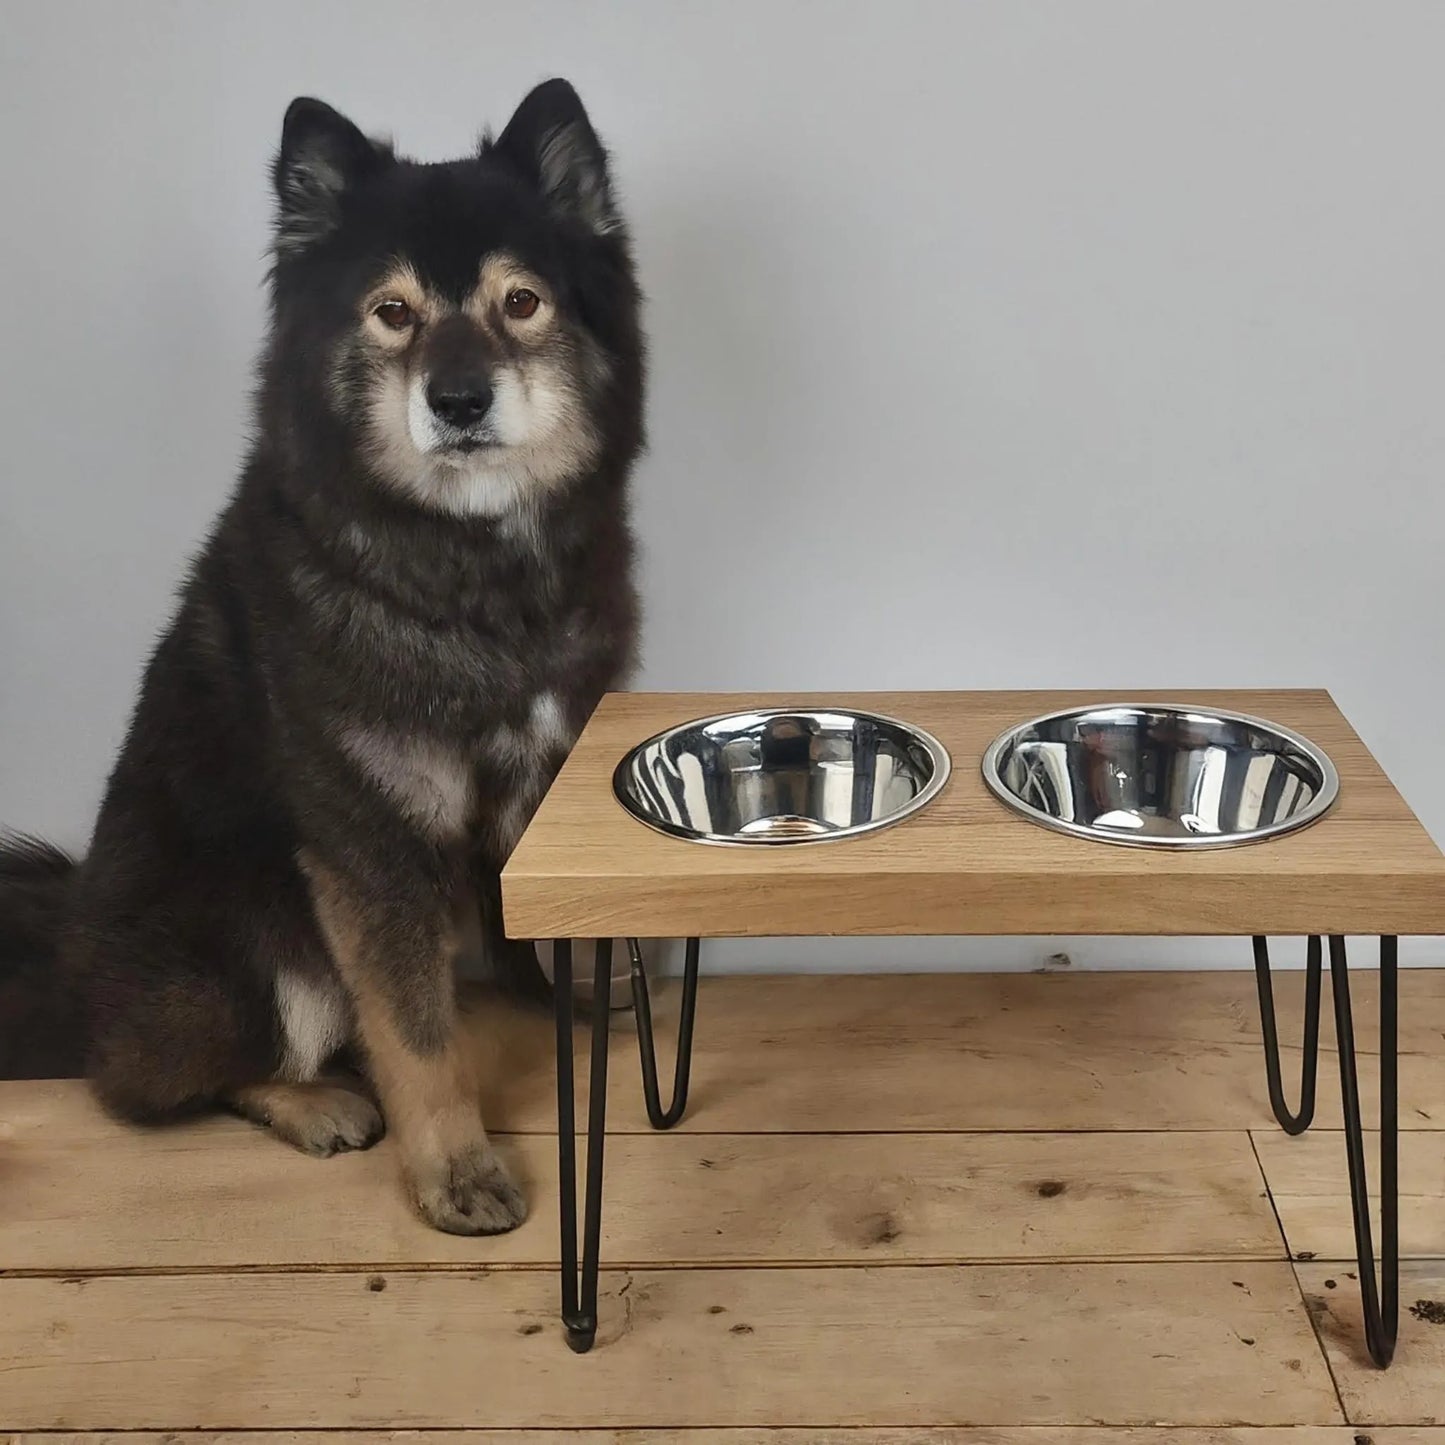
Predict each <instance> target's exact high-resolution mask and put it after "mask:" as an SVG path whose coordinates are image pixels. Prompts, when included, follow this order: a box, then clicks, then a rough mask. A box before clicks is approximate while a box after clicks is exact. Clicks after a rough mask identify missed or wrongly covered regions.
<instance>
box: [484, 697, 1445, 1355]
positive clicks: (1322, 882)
mask: <svg viewBox="0 0 1445 1445" xmlns="http://www.w3.org/2000/svg"><path fill="white" fill-rule="evenodd" d="M1102 700H1106V699H1102ZM1168 700H1169V701H1171V702H1179V703H1186V704H1191V705H1195V706H1200V707H1205V708H1221V709H1228V710H1232V711H1236V712H1243V713H1250V714H1253V715H1255V716H1258V717H1263V718H1267V719H1269V720H1270V721H1271V722H1275V723H1279V724H1282V725H1283V726H1285V727H1288V728H1292V729H1294V730H1295V731H1296V732H1299V733H1302V734H1304V736H1305V737H1307V738H1309V739H1311V740H1312V741H1313V742H1315V743H1316V744H1317V745H1318V746H1320V747H1321V748H1323V749H1324V750H1325V752H1326V753H1328V754H1329V756H1330V757H1331V759H1333V761H1334V764H1335V766H1336V768H1337V769H1338V771H1339V775H1340V796H1339V801H1338V803H1337V804H1336V805H1335V807H1334V808H1333V809H1332V810H1331V811H1330V812H1329V813H1328V814H1327V815H1326V816H1325V817H1324V818H1323V819H1322V820H1321V821H1319V822H1318V823H1315V824H1314V825H1312V826H1310V827H1308V828H1305V829H1303V830H1301V831H1299V832H1297V833H1293V834H1290V835H1287V836H1284V837H1280V838H1276V839H1272V840H1267V841H1263V842H1259V843H1254V844H1250V845H1247V846H1241V847H1234V848H1225V849H1204V850H1199V851H1169V852H1164V851H1153V850H1148V849H1137V848H1122V847H1112V846H1109V845H1108V844H1103V843H1097V842H1092V841H1087V840H1080V839H1077V838H1071V837H1067V836H1065V835H1063V834H1060V833H1056V832H1051V831H1049V830H1047V829H1044V828H1040V827H1037V826H1034V825H1032V824H1030V823H1028V822H1026V821H1024V820H1023V819H1021V818H1019V817H1018V816H1016V815H1015V814H1014V813H1012V812H1011V811H1009V810H1008V809H1006V808H1005V807H1004V805H1003V804H1002V803H1000V802H999V801H998V800H997V799H995V798H994V797H993V796H992V795H991V794H990V793H989V792H988V790H987V788H986V787H985V785H984V782H983V779H982V776H981V774H980V771H979V764H980V759H981V758H982V756H983V753H984V751H985V749H986V748H987V746H988V744H989V743H990V742H991V741H992V740H993V739H994V738H995V737H996V736H997V735H998V734H999V733H1001V732H1002V731H1003V730H1004V729H1005V728H1007V727H1010V726H1011V725H1013V724H1014V723H1017V722H1019V721H1021V720H1022V719H1025V718H1030V717H1035V716H1038V715H1040V714H1043V713H1048V712H1053V711H1055V710H1058V709H1063V708H1068V707H1076V706H1085V705H1088V704H1091V703H1096V702H1099V701H1101V698H1100V696H1099V695H1098V694H1081V693H1036V692H973V693H968V692H949V693H942V692H936V693H865V694H845V695H837V694H829V695H827V696H808V695H787V696H782V695H773V696H757V695H747V696H741V695H739V696H729V695H721V694H706V693H693V694H656V693H654V694H648V693H613V694H609V695H608V696H607V697H605V698H604V699H603V700H602V703H601V704H600V705H599V707H598V709H597V711H596V713H595V714H594V715H593V717H592V719H591V721H590V722H589V723H588V724H587V727H586V728H585V729H584V731H583V733H582V736H581V738H580V739H579V740H578V743H577V746H576V747H575V749H574V750H573V752H572V754H571V756H570V757H569V758H568V760H567V762H566V764H565V765H564V767H563V768H562V771H561V773H560V774H559V776H558V778H557V780H556V782H555V783H554V784H553V786H552V788H551V790H550V791H549V792H548V794H547V796H546V798H545V799H544V800H543V802H542V805H541V807H540V808H539V809H538V811H537V814H536V816H535V817H534V818H533V820H532V822H531V825H530V826H529V827H528V829H527V831H526V834H525V836H524V837H523V838H522V840H521V842H520V843H519V844H518V846H517V849H516V851H515V852H514V854H513V856H512V858H511V860H510V862H509V863H508V864H507V866H506V869H505V870H504V872H503V875H502V893H503V903H504V910H505V917H506V922H507V929H508V932H509V933H510V934H511V935H512V936H513V937H516V938H536V939H542V938H552V939H554V940H556V951H555V959H556V964H555V980H554V983H555V987H554V994H555V1001H556V1014H557V1115H558V1136H557V1137H558V1148H559V1155H560V1165H561V1168H560V1177H561V1196H562V1197H561V1218H562V1251H561V1252H562V1318H563V1321H564V1323H565V1325H566V1328H567V1338H568V1342H569V1344H570V1345H571V1346H572V1348H573V1349H574V1350H578V1351H585V1350H588V1349H590V1348H591V1346H592V1343H593V1340H594V1337H595V1335H596V1330H597V1274H598V1267H599V1261H600V1254H601V1239H602V1181H603V1143H604V1130H605V1125H606V1107H607V1054H608V1012H607V1010H606V1009H602V1008H598V1009H595V1010H594V1013H593V1022H592V1045H591V1082H590V1094H589V1099H588V1119H587V1175H586V1187H585V1194H584V1202H583V1218H582V1241H581V1243H582V1248H581V1257H580V1266H579V1256H578V1248H577V1245H578V1212H577V1188H576V1184H577V1166H576V1128H575V1119H574V1115H573V1109H574V1102H573V1100H574V1095H573V1058H572V1055H573V1042H574V1040H573V1024H572V989H571V982H572V941H573V940H574V939H578V938H591V939H600V940H601V942H599V943H598V944H597V946H596V961H595V968H596V987H595V992H594V998H596V999H601V998H605V997H606V996H607V992H608V988H609V984H610V979H611V972H612V946H613V945H612V940H613V939H614V938H615V939H624V940H627V941H628V946H629V947H631V948H632V961H633V967H632V972H631V978H632V988H633V996H634V1004H635V1009H636V1014H637V1030H638V1042H639V1046H640V1051H641V1062H642V1076H643V1088H644V1095H645V1100H646V1104H647V1113H648V1118H649V1120H650V1121H651V1123H652V1125H653V1127H654V1128H658V1129H667V1128H670V1127H671V1126H672V1125H674V1124H676V1123H677V1122H678V1120H679V1119H680V1118H681V1117H682V1114H683V1111H684V1109H685V1108H686V1105H687V1085H688V1072H689V1067H690V1058H691V1050H692V1035H693V1021H694V1016H695V1010H696V1004H697V969H698V955H699V947H700V942H699V941H700V940H701V939H702V938H709V937H780V936H789V935H805V936H815V935H820V934H827V935H835V936H837V935H854V936H862V935H870V936H887V935H906V934H924V935H938V934H957V935H981V936H991V935H1000V934H1028V935H1044V934H1065V935H1067V934H1074V935H1080V934H1105V935H1111V934H1138V935H1146V936H1152V935H1164V934H1173V935H1195V934H1214V935H1238V936H1241V937H1250V938H1252V939H1253V947H1254V963H1255V970H1256V976H1257V981H1258V988H1259V1001H1260V1015H1261V1025H1262V1033H1263V1039H1264V1055H1265V1071H1266V1079H1267V1082H1268V1086H1269V1097H1270V1103H1271V1105H1272V1106H1273V1109H1274V1113H1275V1116H1276V1118H1277V1119H1278V1120H1279V1122H1280V1124H1281V1126H1282V1127H1283V1128H1284V1129H1285V1130H1287V1131H1288V1132H1289V1133H1291V1134H1300V1133H1303V1132H1304V1130H1306V1129H1307V1128H1308V1127H1309V1126H1310V1123H1311V1122H1312V1120H1313V1117H1314V1103H1315V1080H1316V1075H1317V1071H1318V1061H1319V1036H1320V1007H1321V1002H1322V998H1321V995H1322V989H1321V981H1322V973H1323V955H1324V946H1323V943H1322V940H1323V939H1325V938H1327V939H1328V943H1329V961H1330V983H1331V992H1332V994H1333V999H1334V1015H1335V1034H1336V1039H1337V1043H1338V1050H1339V1066H1340V1093H1341V1098H1342V1102H1343V1113H1344V1132H1345V1149H1346V1157H1347V1162H1348V1166H1349V1177H1350V1200H1351V1206H1352V1209H1353V1213H1354V1229H1355V1250H1356V1257H1357V1260H1358V1263H1359V1279H1360V1294H1361V1297H1362V1300H1363V1306H1364V1322H1365V1338H1366V1342H1367V1345H1368V1348H1369V1352H1370V1355H1371V1356H1372V1358H1373V1359H1374V1360H1375V1362H1376V1363H1377V1364H1378V1365H1380V1366H1385V1365H1387V1364H1388V1363H1389V1362H1390V1359H1391V1356H1392V1355H1393V1353H1394V1347H1395V1338H1396V1326H1397V1318H1398V1312H1399V1184H1398V1138H1397V1128H1398V1113H1399V1098H1398V1042H1397V1016H1398V1002H1397V1000H1398V984H1397V979H1398V967H1397V943H1398V938H1399V936H1400V935H1401V934H1442V933H1445V858H1442V856H1441V854H1440V852H1439V850H1438V849H1437V848H1436V847H1435V845H1434V843H1433V842H1432V841H1431V840H1430V838H1429V836H1428V835H1427V834H1426V832H1425V830H1424V829H1423V828H1422V827H1421V825H1420V824H1419V822H1418V821H1417V820H1416V818H1415V817H1414V815H1413V814H1412V813H1411V811H1410V809H1409V808H1408V807H1407V806H1406V804H1405V802H1404V800H1403V799H1402V798H1401V797H1400V795H1399V794H1398V793H1397V792H1396V791H1395V789H1394V787H1393V786H1392V785H1391V783H1390V781H1389V779H1388V778H1386V776H1385V774H1384V772H1383V771H1382V770H1381V768H1380V766H1379V764H1378V763H1376V762H1375V760H1374V758H1373V757H1371V755H1370V753H1369V751H1368V750H1367V749H1366V748H1365V746H1364V744H1363V743H1362V742H1361V741H1360V740H1359V738H1358V737H1357V736H1356V735H1355V733H1354V731H1353V730H1352V729H1351V727H1350V725H1349V724H1348V723H1347V722H1346V721H1345V719H1344V717H1343V716H1342V715H1341V714H1340V712H1339V710H1338V708H1336V706H1335V704H1334V702H1333V701H1332V700H1331V699H1330V697H1329V695H1328V694H1327V693H1324V692H1296V691H1288V692H1284V691H1281V692H1186V693H1183V694H1174V693H1171V694H1170V697H1169V699H1168ZM762 707H790V708H805V707H856V708H859V709H864V710H872V711H874V712H879V713H884V714H886V715H888V716H891V717H896V718H901V719H903V720H905V721H907V722H910V723H912V724H915V725H916V726H918V727H922V728H925V729H927V730H928V731H929V732H931V733H932V734H933V735H934V736H935V737H936V738H938V739H939V741H940V742H942V743H943V745H944V747H945V748H947V749H948V751H949V753H950V754H951V755H952V759H953V775H952V777H951V778H950V780H949V782H948V784H947V785H946V787H945V788H944V789H943V791H942V792H941V793H940V794H939V796H938V797H937V798H936V799H934V800H933V802H932V803H931V804H929V805H928V806H927V807H926V808H924V809H923V810H922V811H921V812H919V813H918V814H916V815H915V816H914V817H912V818H909V819H907V820H906V821H904V822H901V823H899V824H898V825H897V826H896V827H893V828H889V829H885V830H882V831H880V832H876V833H871V834H867V835H865V836H862V837H858V838H852V839H848V840H844V841H838V842H821V843H817V844H812V845H807V846H790V847H765V846H752V847H746V846H745V847H712V846H706V845H699V844H696V843H691V842H686V841H680V840H677V839H673V838H667V837H664V836H662V835H661V834H659V833H656V832H654V831H653V830H652V829H650V828H648V827H646V826H644V825H643V824H641V823H639V822H638V821H637V820H636V819H634V818H632V817H630V816H629V815H628V814H627V813H626V812H625V811H624V810H623V808H622V807H621V806H620V805H619V804H618V802H617V801H616V799H615V798H614V796H613V793H612V774H613V769H614V768H615V767H616V765H617V763H618V761H619V759H621V758H622V757H623V755H624V754H625V753H626V752H627V751H628V750H629V749H630V748H632V747H633V746H634V745H635V744H637V743H639V742H641V741H642V740H643V739H645V738H647V737H649V736H652V735H653V734H655V733H658V732H661V731H662V730H663V729H665V728H668V727H672V726H674V725H676V724H679V723H682V722H685V721H687V720H688V719H691V718H696V717H703V716H706V715H709V714H715V713H720V712H727V711H729V710H737V711H745V710H748V709H752V708H762ZM1362 934H1364V935H1372V936H1375V937H1378V939H1379V947H1380V1179H1379V1186H1380V1187H1379V1194H1380V1251H1379V1275H1378V1279H1377V1275H1376V1269H1375V1263H1376V1260H1375V1246H1374V1238H1373V1230H1372V1225H1371V1218H1370V1206H1369V1197H1368V1196H1369V1187H1368V1181H1367V1178H1366V1174H1365V1150H1364V1126H1363V1122H1362V1120H1361V1117H1360V1093H1359V1082H1358V1077H1357V1072H1356V1060H1355V1034H1354V1022H1353V1017H1352V1014H1351V1006H1350V983H1349V973H1348V967H1347V960H1346V950H1345V940H1346V937H1347V936H1358V935H1362ZM1281 935H1295V936H1303V937H1305V938H1306V939H1307V940H1308V941H1307V944H1306V974H1305V988H1306V1016H1305V1030H1304V1041H1303V1042H1304V1049H1303V1056H1304V1067H1303V1075H1302V1078H1301V1081H1300V1087H1299V1103H1298V1106H1297V1107H1294V1108H1292V1107H1291V1105H1290V1103H1289V1102H1288V1100H1287V1098H1286V1092H1285V1086H1284V1083H1283V1081H1282V1079H1281V1077H1280V1046H1279V1038H1278V1034H1277V1031H1276V1026H1275V1012H1274V998H1273V991H1272V980H1271V974H1270V957H1269V944H1268V941H1267V940H1268V939H1269V938H1270V937H1271V936H1281ZM637 938H684V939H686V940H687V946H686V948H687V951H686V963H685V969H684V977H683V991H682V1020H681V1029H680V1032H679V1049H678V1054H677V1061H676V1072H675V1075H674V1080H673V1093H672V1097H671V1098H670V1099H669V1100H668V1101H667V1102H666V1103H665V1104H664V1101H663V1099H662V1097H661V1089H660V1086H659V1081H658V1068H657V1060H656V1055H655V1052H654V1048H653V1033H652V1015H651V1007H650V1000H649V997H648V990H647V979H646V975H645V973H644V972H643V970H642V967H641V960H640V958H639V957H638V955H637V952H636V947H635V944H633V943H632V940H634V939H637Z"/></svg>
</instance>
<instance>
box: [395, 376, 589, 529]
mask: <svg viewBox="0 0 1445 1445" xmlns="http://www.w3.org/2000/svg"><path fill="white" fill-rule="evenodd" d="M372 423H373V429H374V432H375V436H376V440H377V442H378V444H379V449H380V456H379V458H378V460H379V461H380V463H381V466H380V470H381V472H382V474H383V476H384V477H385V479H386V480H387V481H388V482H389V483H390V484H391V485H392V486H394V487H396V488H397V489H398V490H401V491H403V492H405V493H407V495H409V496H411V497H412V498H413V499H414V500H416V501H418V502H420V503H421V504H422V505H423V506H426V507H430V508H432V509H433V510H435V511H439V512H449V513H451V514H452V515H453V516H459V517H501V516H504V515H505V514H507V513H509V512H511V511H513V510H515V509H516V508H518V507H520V506H523V505H524V504H525V503H526V502H527V501H528V500H530V499H532V498H534V497H536V496H538V495H539V494H541V493H543V492H546V491H550V490H551V489H552V488H553V487H556V486H557V485H559V484H560V483H561V482H563V481H565V480H566V479H567V478H569V477H573V476H576V475H577V474H578V473H579V472H582V471H584V470H585V469H586V468H587V467H588V466H590V465H591V464H592V462H593V461H595V460H596V456H597V437H596V434H595V432H594V430H593V428H592V425H591V423H590V421H589V420H588V418H587V416H586V413H585V411H584V410H583V408H582V406H581V403H580V401H579V399H578V398H577V397H576V396H575V395H573V394H572V393H571V392H570V391H569V390H567V389H566V388H564V387H562V386H560V385H556V384H553V383H552V382H551V381H550V380H548V379H545V378H544V379H537V380H534V381H533V382H532V383H531V385H530V386H529V385H525V384H524V383H523V381H522V379H521V378H520V377H519V376H518V375H516V374H515V373H514V372H512V371H502V372H499V373H498V374H497V375H496V376H495V377H494V378H493V400H492V406H491V410H490V411H489V412H488V414H487V425H486V433H485V439H486V441H487V443H488V444H487V446H486V447H485V449H483V450H478V451H472V452H463V451H460V450H457V449H456V448H455V447H454V446H451V445H449V438H448V437H447V436H446V435H445V434H444V433H443V431H442V428H441V427H440V425H439V424H438V422H437V420H436V417H435V416H434V415H433V413H432V410H431V408H430V407H429V406H428V405H427V401H426V382H425V378H423V377H416V378H414V379H413V380H412V382H411V384H410V386H407V387H405V388H403V387H402V385H401V384H400V383H396V384H394V385H390V386H387V387H386V388H384V390H383V391H382V393H381V394H380V396H379V397H378V398H377V404H376V406H375V408H374V410H373V415H372Z"/></svg>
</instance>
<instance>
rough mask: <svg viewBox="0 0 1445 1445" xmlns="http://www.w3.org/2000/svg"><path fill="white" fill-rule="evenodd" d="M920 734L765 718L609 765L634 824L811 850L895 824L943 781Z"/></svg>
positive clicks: (840, 719)
mask: <svg viewBox="0 0 1445 1445" xmlns="http://www.w3.org/2000/svg"><path fill="white" fill-rule="evenodd" d="M948 772H949V759H948V754H947V753H946V752H945V751H944V749H943V746H942V744H941V743H939V742H938V740H937V739H936V738H933V737H930V736H929V735H928V734H927V733H926V732H923V731H922V730H921V729H920V728H915V727H912V726H910V725H909V724H908V723H902V722H898V721H897V720H896V719H894V718H889V717H881V716H879V715H877V714H875V713H866V712H853V711H851V710H849V709H845V708H829V709H820V710H808V709H782V708H769V709H764V710H760V711H757V712H739V713H726V714H723V715H720V716H718V717H708V718H699V719H698V720H696V721H695V722H689V723H684V724H682V726H680V727H675V728H672V729H670V730H669V731H667V732H665V733H659V734H658V735H657V736H656V737H653V738H649V739H648V740H647V741H646V742H644V743H640V744H639V745H638V746H637V747H635V748H633V749H632V751H631V752H629V753H628V754H627V756H626V757H625V758H623V759H622V761H621V762H620V763H619V764H618V765H617V770H616V772H615V773H614V774H613V777H612V790H613V792H614V793H615V794H616V795H617V800H618V802H620V803H621V804H622V806H623V807H624V808H626V809H627V811H628V812H629V813H631V814H632V815H633V817H635V818H637V819H639V820H640V821H642V822H644V823H646V824H647V825H648V826H649V827H652V828H656V829H657V830H658V831H659V832H662V833H667V834H668V835H670V836H671V837H674V838H686V839H689V840H690V841H692V842H695V843H729V844H738V845H747V844H768V845H779V844H787V843H821V842H827V841H832V840H834V839H838V838H853V837H856V836H857V835H858V834H860V833H871V832H873V831H874V830H875V829H878V828H886V827H888V826H889V825H890V824H893V823H898V822H901V821H902V820H903V819H904V818H906V817H908V816H909V815H910V814H913V813H916V812H917V811H918V810H919V809H920V808H921V807H923V806H924V805H925V804H926V803H927V802H928V801H929V800H930V799H931V798H933V797H934V796H936V794H937V793H938V790H939V789H940V788H942V787H943V785H944V783H945V782H946V781H947V779H948Z"/></svg>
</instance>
